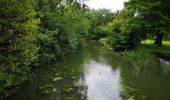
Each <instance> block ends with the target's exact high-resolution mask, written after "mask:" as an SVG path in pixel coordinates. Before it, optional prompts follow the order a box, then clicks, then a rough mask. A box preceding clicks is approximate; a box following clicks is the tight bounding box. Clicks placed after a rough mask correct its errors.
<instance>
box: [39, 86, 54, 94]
mask: <svg viewBox="0 0 170 100" xmlns="http://www.w3.org/2000/svg"><path fill="white" fill-rule="evenodd" d="M52 88H53V85H51V84H48V85H43V86H40V87H39V90H40V91H41V93H45V94H48V93H50V91H51V90H52Z"/></svg>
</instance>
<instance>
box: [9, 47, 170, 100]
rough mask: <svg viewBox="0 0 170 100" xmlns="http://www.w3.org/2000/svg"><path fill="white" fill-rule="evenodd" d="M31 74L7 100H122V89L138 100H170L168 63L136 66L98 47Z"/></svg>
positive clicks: (89, 48) (85, 50)
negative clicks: (31, 76)
mask: <svg viewBox="0 0 170 100" xmlns="http://www.w3.org/2000/svg"><path fill="white" fill-rule="evenodd" d="M34 74H35V75H33V76H34V78H33V79H30V81H27V82H26V83H25V84H23V85H22V86H21V88H20V89H19V90H18V92H17V93H16V94H15V95H13V96H11V97H10V98H8V100H123V95H124V91H125V89H127V90H126V91H128V90H130V92H129V94H131V95H135V96H137V97H138V100H170V64H169V63H167V62H164V61H161V62H157V63H156V64H148V65H143V66H138V65H136V64H135V63H134V62H130V61H128V60H125V59H124V58H122V57H120V56H116V55H114V54H113V53H112V51H110V50H107V49H105V48H104V47H102V46H100V45H97V44H89V45H87V46H85V47H84V48H82V49H80V50H78V51H77V52H76V53H73V54H71V55H69V56H68V58H67V59H66V61H63V62H61V63H60V64H59V63H58V62H56V64H54V65H44V66H43V67H41V68H38V69H36V70H35V73H34ZM129 94H128V95H129Z"/></svg>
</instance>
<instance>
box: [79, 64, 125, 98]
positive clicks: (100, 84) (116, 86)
mask: <svg viewBox="0 0 170 100" xmlns="http://www.w3.org/2000/svg"><path fill="white" fill-rule="evenodd" d="M84 68H85V73H84V77H82V78H80V79H79V84H80V85H82V86H83V87H84V90H82V91H80V92H81V93H82V94H83V93H86V95H87V99H88V100H122V99H121V97H120V94H121V85H120V71H119V70H118V69H116V70H113V69H112V67H111V66H110V65H107V64H104V63H98V62H96V61H89V62H88V63H86V64H84Z"/></svg>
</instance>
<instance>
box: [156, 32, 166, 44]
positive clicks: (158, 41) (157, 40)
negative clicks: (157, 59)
mask: <svg viewBox="0 0 170 100" xmlns="http://www.w3.org/2000/svg"><path fill="white" fill-rule="evenodd" d="M163 37H164V35H163V34H157V35H156V38H155V42H154V44H156V45H159V46H162V41H163Z"/></svg>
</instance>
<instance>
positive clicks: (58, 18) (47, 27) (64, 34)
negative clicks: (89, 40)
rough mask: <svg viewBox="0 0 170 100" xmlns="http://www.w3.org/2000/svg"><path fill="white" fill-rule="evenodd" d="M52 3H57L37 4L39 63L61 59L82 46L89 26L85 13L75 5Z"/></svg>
mask: <svg viewBox="0 0 170 100" xmlns="http://www.w3.org/2000/svg"><path fill="white" fill-rule="evenodd" d="M54 2H57V1H56V0H51V1H46V0H38V2H37V3H38V4H37V11H38V13H39V16H40V19H41V24H40V26H39V32H40V33H39V34H38V41H39V45H40V51H39V55H40V57H39V58H40V59H39V62H44V60H45V61H46V62H47V61H51V60H55V59H57V60H61V59H63V58H64V57H65V56H66V54H68V53H69V52H71V51H72V50H75V49H77V48H78V47H79V46H81V45H83V43H84V40H85V38H86V37H87V36H88V30H89V28H90V24H89V20H88V19H87V17H86V12H84V11H83V10H82V9H81V8H80V7H79V5H77V3H74V4H73V5H72V4H70V2H65V3H64V4H62V3H60V2H59V1H58V2H57V3H54ZM54 7H58V8H57V9H56V8H54ZM41 58H42V59H41ZM44 58H45V59H44Z"/></svg>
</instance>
